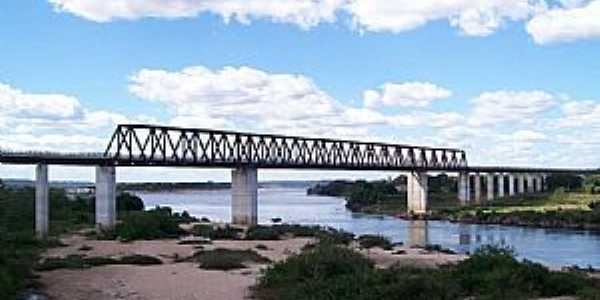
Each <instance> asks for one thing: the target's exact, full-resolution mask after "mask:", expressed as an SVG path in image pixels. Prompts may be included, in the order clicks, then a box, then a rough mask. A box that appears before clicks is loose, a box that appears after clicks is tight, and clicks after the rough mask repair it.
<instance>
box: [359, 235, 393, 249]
mask: <svg viewBox="0 0 600 300" xmlns="http://www.w3.org/2000/svg"><path fill="white" fill-rule="evenodd" d="M358 243H359V244H360V247H361V248H363V249H371V248H374V247H379V248H381V249H383V250H392V248H393V244H392V242H391V241H390V240H389V239H388V238H386V237H384V236H381V235H372V234H365V235H361V236H360V237H358Z"/></svg>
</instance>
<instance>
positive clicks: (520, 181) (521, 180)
mask: <svg viewBox="0 0 600 300" xmlns="http://www.w3.org/2000/svg"><path fill="white" fill-rule="evenodd" d="M517 193H519V194H524V193H525V174H519V175H518V177H517Z"/></svg>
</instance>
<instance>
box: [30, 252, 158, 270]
mask: <svg viewBox="0 0 600 300" xmlns="http://www.w3.org/2000/svg"><path fill="white" fill-rule="evenodd" d="M159 264H162V261H161V260H160V259H158V258H156V257H152V256H147V255H138V254H135V255H128V256H123V257H121V258H119V259H116V258H111V257H101V256H94V257H84V256H82V255H69V256H67V257H64V258H63V257H49V258H46V259H44V260H43V261H41V262H40V263H37V264H36V265H35V270H37V271H41V272H43V271H53V270H58V269H88V268H92V267H97V266H105V265H137V266H148V265H159Z"/></svg>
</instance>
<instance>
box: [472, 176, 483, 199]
mask: <svg viewBox="0 0 600 300" xmlns="http://www.w3.org/2000/svg"><path fill="white" fill-rule="evenodd" d="M473 180H474V185H475V186H474V187H473V189H475V203H477V204H480V203H481V175H480V174H479V173H476V174H475V176H473Z"/></svg>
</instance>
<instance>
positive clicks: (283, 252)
mask: <svg viewBox="0 0 600 300" xmlns="http://www.w3.org/2000/svg"><path fill="white" fill-rule="evenodd" d="M63 241H64V242H65V243H66V244H68V245H69V246H68V247H64V248H54V249H50V250H49V251H48V252H47V253H45V255H44V256H46V257H57V256H58V257H64V256H67V255H70V254H85V255H87V256H123V255H129V254H144V255H151V256H155V257H159V258H161V259H162V260H163V263H164V264H163V265H156V266H126V265H113V266H102V267H95V268H91V269H85V270H55V271H50V272H40V276H41V279H40V281H41V283H42V284H43V285H44V286H45V289H44V291H45V292H46V293H47V294H48V296H49V297H50V299H54V300H78V299H81V300H109V299H111V300H112V299H131V300H154V299H157V300H170V299H173V300H192V299H193V300H199V299H207V300H213V299H232V300H233V299H235V300H238V299H244V298H247V297H248V296H249V289H248V288H249V287H250V286H252V285H254V284H255V282H256V280H257V278H258V276H259V274H260V270H261V269H262V268H264V267H266V265H250V266H249V268H247V269H241V270H233V271H208V270H203V269H200V268H198V266H197V264H195V263H188V262H184V263H175V262H174V261H173V258H174V257H175V255H177V256H179V257H186V256H189V255H192V254H193V253H194V252H195V251H197V250H196V249H194V247H195V246H194V245H179V244H177V241H176V240H159V241H137V242H132V243H120V242H116V241H97V240H87V239H86V238H85V237H83V236H81V235H72V236H69V237H66V238H63ZM312 241H313V240H312V239H307V238H296V239H287V240H282V241H214V242H213V244H211V245H204V247H205V249H207V250H210V249H214V248H230V249H249V248H250V249H254V250H255V251H257V252H258V253H260V254H261V255H263V256H265V257H268V258H269V259H271V260H273V261H280V260H283V259H285V258H286V257H288V256H289V255H291V254H292V253H299V252H300V251H301V249H302V247H303V246H304V245H306V244H308V243H311V242H312ZM258 244H263V245H266V246H267V247H268V250H256V249H255V247H256V245H258ZM83 245H87V246H90V247H92V249H91V250H90V251H80V250H79V248H80V247H81V246H83ZM395 250H404V251H406V254H401V255H393V254H391V253H392V252H393V251H384V250H381V249H371V250H368V251H367V250H361V252H363V253H364V254H366V255H368V256H369V257H370V258H372V259H373V260H374V261H375V262H376V264H377V265H378V266H380V267H388V266H390V265H393V264H396V263H399V264H403V265H416V266H425V267H435V266H436V265H440V264H446V263H452V262H456V261H459V260H461V259H464V258H465V257H464V256H462V255H448V254H441V253H431V252H427V251H424V250H422V249H412V248H408V247H396V248H395V249H394V251H395Z"/></svg>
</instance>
